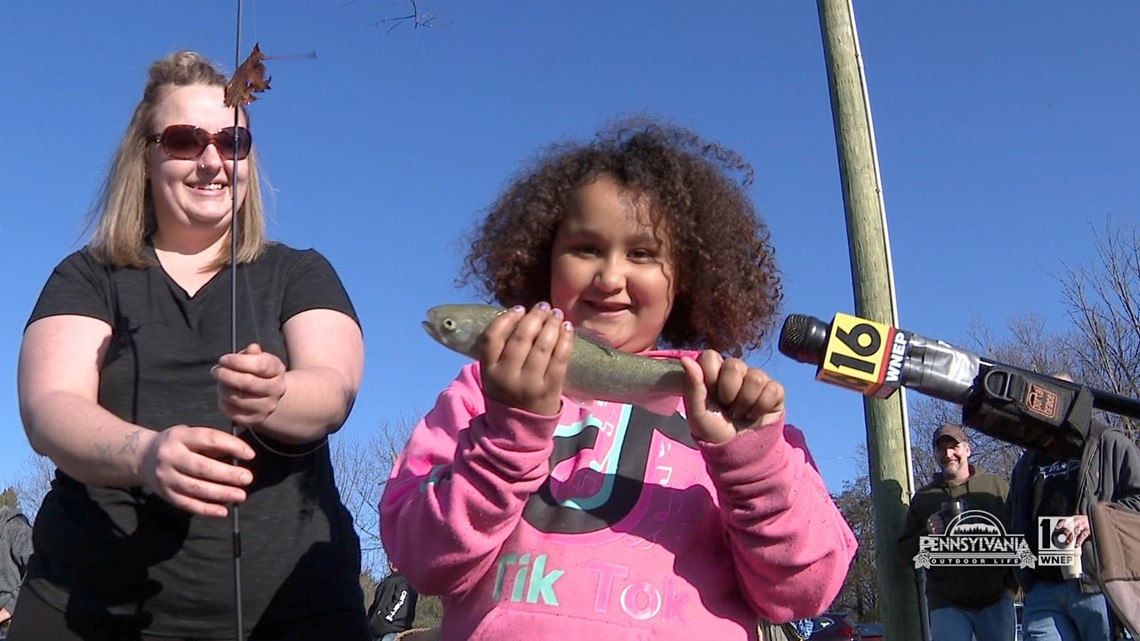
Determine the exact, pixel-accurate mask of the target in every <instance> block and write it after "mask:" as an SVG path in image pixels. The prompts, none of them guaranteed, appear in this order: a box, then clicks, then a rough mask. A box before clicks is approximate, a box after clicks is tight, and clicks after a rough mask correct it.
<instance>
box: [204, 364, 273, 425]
mask: <svg viewBox="0 0 1140 641" xmlns="http://www.w3.org/2000/svg"><path fill="white" fill-rule="evenodd" d="M210 374H211V375H212V376H213V377H214V380H215V381H217V383H218V407H219V408H221V410H222V412H223V413H225V415H226V416H227V417H229V419H230V420H231V421H233V422H234V424H236V425H240V426H242V427H256V426H258V425H260V424H262V423H264V422H265V419H266V418H268V417H269V415H270V414H272V413H273V412H274V411H275V410H276V409H277V404H278V403H279V402H280V401H281V397H282V396H284V395H285V364H284V363H282V362H281V359H280V358H277V357H276V356H274V355H273V354H268V353H266V352H263V351H261V346H260V345H258V344H257V343H250V345H249V347H246V348H245V349H243V350H242V351H241V352H239V353H237V354H224V355H223V356H222V357H221V358H219V359H218V364H217V365H215V366H214V368H213V369H212V370H210Z"/></svg>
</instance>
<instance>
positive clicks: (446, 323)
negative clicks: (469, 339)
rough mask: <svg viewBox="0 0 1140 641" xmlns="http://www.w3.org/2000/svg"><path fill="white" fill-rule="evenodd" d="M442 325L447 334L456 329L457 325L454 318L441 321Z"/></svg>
mask: <svg viewBox="0 0 1140 641" xmlns="http://www.w3.org/2000/svg"><path fill="white" fill-rule="evenodd" d="M442 324H443V328H444V329H446V330H447V331H449V332H454V331H455V329H456V328H457V327H458V324H457V323H456V322H455V319H454V318H445V319H443V323H442Z"/></svg>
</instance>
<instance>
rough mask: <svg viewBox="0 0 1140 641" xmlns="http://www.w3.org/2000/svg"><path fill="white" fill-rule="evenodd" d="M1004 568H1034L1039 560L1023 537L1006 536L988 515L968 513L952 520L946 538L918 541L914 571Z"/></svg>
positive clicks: (947, 525) (947, 528)
mask: <svg viewBox="0 0 1140 641" xmlns="http://www.w3.org/2000/svg"><path fill="white" fill-rule="evenodd" d="M966 565H968V566H977V565H1004V566H1017V567H1019V568H1033V567H1036V565H1037V558H1036V557H1035V556H1034V554H1033V552H1032V551H1030V549H1029V544H1028V543H1026V542H1025V537H1024V536H1023V535H1021V534H1006V533H1005V526H1004V525H1002V523H1001V521H999V520H998V519H997V517H995V516H994V515H992V514H990V513H989V512H985V511H982V510H966V511H965V512H962V513H961V514H959V515H957V516H955V517H954V518H952V519H950V522H949V523H947V524H946V532H945V533H943V534H930V535H926V536H920V537H919V538H918V554H917V555H915V557H914V567H915V568H932V567H942V566H966Z"/></svg>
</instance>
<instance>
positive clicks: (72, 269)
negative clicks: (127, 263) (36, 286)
mask: <svg viewBox="0 0 1140 641" xmlns="http://www.w3.org/2000/svg"><path fill="white" fill-rule="evenodd" d="M110 283H111V279H110V276H109V273H108V270H107V268H106V267H105V266H103V265H102V264H101V263H99V262H98V261H96V260H95V258H94V257H92V256H91V255H90V254H89V253H87V251H86V250H80V251H77V252H75V253H73V254H71V255H70V256H68V257H67V258H65V259H63V261H61V262H60V263H59V265H57V266H56V268H55V269H54V270H52V273H51V276H49V277H48V280H47V283H46V284H44V288H43V289H42V290H41V291H40V297H39V299H38V300H37V301H36V306H35V307H34V308H33V309H32V315H31V318H29V319H28V324H29V325H30V324H32V323H33V322H35V321H37V320H39V319H41V318H46V317H48V316H62V315H75V316H89V317H91V318H97V319H99V320H101V321H105V322H106V323H107V324H109V325H111V324H113V323H114V311H113V308H112V305H111V300H112V297H111V292H110V288H111V284H110Z"/></svg>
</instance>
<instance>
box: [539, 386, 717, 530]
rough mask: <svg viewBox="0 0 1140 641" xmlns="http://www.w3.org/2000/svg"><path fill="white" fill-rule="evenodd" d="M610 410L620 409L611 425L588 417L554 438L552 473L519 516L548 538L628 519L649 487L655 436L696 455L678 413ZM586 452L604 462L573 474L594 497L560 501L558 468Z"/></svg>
mask: <svg viewBox="0 0 1140 641" xmlns="http://www.w3.org/2000/svg"><path fill="white" fill-rule="evenodd" d="M609 406H610V407H612V408H614V409H617V408H620V416H619V417H618V418H617V419H616V420H614V421H612V422H607V421H605V420H603V419H600V418H598V417H597V416H595V415H594V414H587V415H586V416H585V417H584V418H583V419H582V420H581V421H579V422H577V423H575V424H573V425H570V426H560V427H559V429H558V430H557V431H556V432H555V434H554V451H553V452H552V454H551V457H550V469H551V471H552V473H551V475H550V476H548V477H547V479H546V481H545V482H544V483H543V485H542V487H541V488H539V490H538V492H536V493H534V494H532V495H531V497H530V499H529V500H528V501H527V504H526V508H525V509H524V510H523V518H524V519H525V520H526V522H527V523H529V524H530V525H531V526H533V527H534V528H535V529H537V530H539V531H542V532H546V533H551V534H554V533H557V534H586V533H589V532H598V531H601V530H605V529H607V528H610V527H612V526H613V525H614V524H616V523H618V522H620V521H621V520H622V519H624V518H625V517H627V516H629V514H630V512H631V511H632V510H633V508H634V506H635V505H636V504H637V502H638V500H639V499H640V498H641V496H642V494H643V492H645V491H646V488H647V486H650V487H651V486H652V481H651V480H649V479H647V472H648V471H649V460H650V454H651V449H652V447H653V436H654V434H661V435H663V436H664V437H665V438H667V439H669V441H671V442H674V443H676V444H680V445H682V446H684V447H686V448H688V449H690V450H693V451H695V450H696V449H697V445H696V443H695V442H694V441H693V437H692V435H691V434H690V432H689V425H688V423H687V422H686V421H685V418H684V417H683V416H681V415H680V414H678V413H676V412H674V413H673V414H672V415H669V416H663V415H661V414H656V413H653V412H650V411H649V410H646V409H644V408H641V407H637V406H634V405H620V404H610V405H609ZM606 441H608V443H607V442H606ZM607 444H608V447H607ZM585 451H590V452H593V453H594V454H600V455H601V456H602V460H601V461H597V460H594V461H591V462H590V463H589V468H588V469H586V468H585V466H581V467H579V468H576V469H573V470H571V471H572V473H573V474H574V475H576V476H577V475H588V476H589V477H590V478H589V479H579V480H580V481H586V482H588V483H589V484H590V485H591V486H592V488H593V493H592V494H590V495H588V496H577V497H574V498H572V499H563V500H559V499H558V498H556V496H555V494H556V491H555V486H556V485H557V484H560V483H562V482H563V481H562V480H559V479H557V478H556V477H555V474H554V471H555V470H556V469H557V468H558V467H559V465H560V464H569V465H575V464H578V465H580V462H579V461H576V459H578V458H579V455H580V454H581V453H583V452H585ZM615 461H616V463H615ZM564 467H565V466H564ZM563 480H569V479H568V478H567V479H563Z"/></svg>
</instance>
